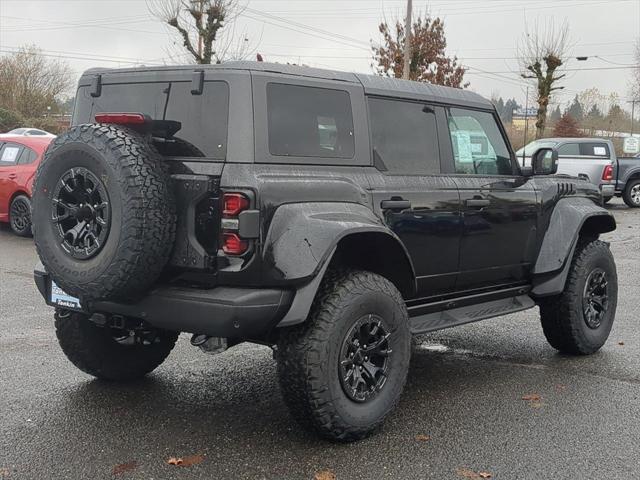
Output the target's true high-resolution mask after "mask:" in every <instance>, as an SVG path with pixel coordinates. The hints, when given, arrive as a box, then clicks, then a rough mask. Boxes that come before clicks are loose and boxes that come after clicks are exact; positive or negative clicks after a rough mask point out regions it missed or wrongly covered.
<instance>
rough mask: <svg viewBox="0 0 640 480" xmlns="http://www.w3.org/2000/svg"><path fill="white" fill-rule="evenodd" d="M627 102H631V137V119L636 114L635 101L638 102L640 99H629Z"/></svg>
mask: <svg viewBox="0 0 640 480" xmlns="http://www.w3.org/2000/svg"><path fill="white" fill-rule="evenodd" d="M629 103H630V104H631V136H632V137H633V120H634V117H635V114H636V110H635V107H636V103H640V100H629Z"/></svg>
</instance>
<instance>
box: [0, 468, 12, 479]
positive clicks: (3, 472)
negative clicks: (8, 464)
mask: <svg viewBox="0 0 640 480" xmlns="http://www.w3.org/2000/svg"><path fill="white" fill-rule="evenodd" d="M9 473H10V472H9V469H8V468H4V467H0V478H9Z"/></svg>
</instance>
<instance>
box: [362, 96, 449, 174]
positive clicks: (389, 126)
mask: <svg viewBox="0 0 640 480" xmlns="http://www.w3.org/2000/svg"><path fill="white" fill-rule="evenodd" d="M369 118H370V124H371V140H372V144H373V155H374V157H375V158H376V162H377V164H380V163H381V164H382V165H384V167H385V168H386V169H387V170H388V171H389V173H398V174H409V175H420V174H422V175H428V174H435V173H440V151H439V149H438V132H437V129H436V115H435V111H434V110H433V109H432V108H431V107H429V106H426V105H424V104H421V103H414V102H405V101H400V100H390V99H382V98H370V99H369Z"/></svg>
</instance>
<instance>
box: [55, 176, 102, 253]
mask: <svg viewBox="0 0 640 480" xmlns="http://www.w3.org/2000/svg"><path fill="white" fill-rule="evenodd" d="M110 215H111V208H110V205H109V196H108V194H107V190H106V188H105V186H104V183H103V182H102V181H101V180H100V179H99V178H98V177H97V176H96V175H94V174H93V173H92V172H90V171H89V170H87V169H86V168H81V167H78V168H70V169H69V170H67V171H66V172H65V173H64V174H63V175H62V176H61V177H60V180H59V181H58V183H57V185H56V188H55V190H54V192H53V197H52V212H51V221H52V222H53V223H54V225H55V226H56V227H57V229H56V230H57V232H58V236H59V239H60V245H61V246H62V248H63V249H64V251H65V252H66V253H67V254H68V255H70V256H71V257H73V258H76V259H78V260H86V259H89V258H91V257H93V256H95V255H96V254H97V253H98V252H99V251H100V249H101V248H102V246H103V245H104V244H105V241H106V239H107V236H108V235H109V223H110Z"/></svg>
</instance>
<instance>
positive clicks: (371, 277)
mask: <svg viewBox="0 0 640 480" xmlns="http://www.w3.org/2000/svg"><path fill="white" fill-rule="evenodd" d="M410 353H411V335H410V332H409V326H408V315H407V309H406V306H405V304H404V300H403V299H402V296H401V295H400V293H399V292H398V290H397V289H396V287H395V286H394V285H393V284H392V283H391V282H389V281H388V280H387V279H386V278H384V277H381V276H379V275H376V274H373V273H370V272H363V271H341V272H331V273H329V274H328V275H327V278H325V279H324V281H323V284H322V286H321V289H320V291H319V292H318V295H317V297H316V300H315V301H314V305H313V307H312V311H311V314H310V317H309V319H308V320H307V322H305V323H304V324H302V325H299V326H297V327H294V328H290V329H288V330H287V331H284V332H282V335H281V337H280V340H279V343H278V355H277V359H278V375H279V378H280V386H281V389H282V392H283V396H284V398H285V401H286V403H287V404H288V406H289V409H290V410H291V412H292V414H293V416H294V417H295V418H296V420H297V421H298V422H299V423H300V424H301V425H302V426H304V427H306V428H308V429H311V430H313V431H315V432H317V433H319V434H320V435H321V436H323V437H325V438H328V439H331V440H337V441H353V440H358V439H361V438H363V437H366V436H367V435H369V434H370V433H372V432H373V431H375V430H376V429H377V428H378V427H380V426H381V425H382V422H383V421H384V419H385V417H386V416H387V415H388V414H389V412H391V410H392V409H393V408H394V407H395V405H396V404H397V402H398V399H399V398H400V393H401V392H402V389H403V387H404V384H405V381H406V377H407V371H408V368H409V358H410Z"/></svg>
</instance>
